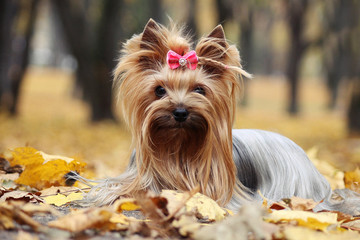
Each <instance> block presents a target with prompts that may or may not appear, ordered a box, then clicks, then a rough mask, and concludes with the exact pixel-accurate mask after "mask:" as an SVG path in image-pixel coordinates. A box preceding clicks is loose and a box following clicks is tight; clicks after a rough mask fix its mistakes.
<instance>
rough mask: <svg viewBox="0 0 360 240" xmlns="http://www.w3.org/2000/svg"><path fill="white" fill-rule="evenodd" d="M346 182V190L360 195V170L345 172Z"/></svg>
mask: <svg viewBox="0 0 360 240" xmlns="http://www.w3.org/2000/svg"><path fill="white" fill-rule="evenodd" d="M344 182H345V187H346V188H349V189H351V190H353V191H355V192H358V193H360V169H359V168H356V169H355V170H354V171H350V172H345V177H344Z"/></svg>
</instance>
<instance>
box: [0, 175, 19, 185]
mask: <svg viewBox="0 0 360 240" xmlns="http://www.w3.org/2000/svg"><path fill="white" fill-rule="evenodd" d="M19 176H20V175H19V173H0V184H1V183H2V182H3V181H15V180H16V179H18V178H19ZM1 185H2V184H1Z"/></svg>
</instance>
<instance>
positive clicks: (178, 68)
mask: <svg viewBox="0 0 360 240" xmlns="http://www.w3.org/2000/svg"><path fill="white" fill-rule="evenodd" d="M191 47H192V44H191V41H190V39H189V37H188V36H186V35H184V33H183V30H182V29H181V28H178V27H177V26H175V25H174V26H172V27H171V28H166V27H164V26H162V25H160V24H158V23H156V22H155V21H153V20H152V19H150V20H149V22H148V23H147V25H146V26H145V29H144V31H143V32H142V33H141V34H139V35H135V36H133V37H132V38H131V39H130V40H128V41H127V42H126V44H125V45H124V49H123V50H122V54H121V57H120V59H119V63H118V65H117V67H116V69H115V71H114V76H115V86H116V87H117V89H118V101H119V104H120V107H121V110H122V114H123V117H124V120H125V122H126V124H127V125H128V126H129V128H130V130H131V134H132V143H133V147H134V152H133V154H132V157H131V159H130V164H129V166H128V168H127V170H126V171H125V172H124V173H123V174H121V175H120V176H119V177H116V178H111V179H107V180H106V181H103V182H101V183H100V184H99V185H97V186H96V187H94V188H93V190H92V191H91V192H90V194H89V195H88V197H89V199H90V200H92V201H95V202H96V203H98V204H101V205H103V204H110V203H112V202H113V201H114V200H116V199H117V198H119V196H132V195H136V194H137V193H139V192H141V191H146V190H151V191H154V192H157V193H158V192H160V191H161V190H162V189H174V190H179V191H188V190H191V189H193V188H195V187H199V188H200V192H201V193H203V194H205V195H207V196H209V197H211V198H212V199H214V200H215V201H217V202H218V203H219V205H221V206H223V207H227V208H229V209H232V210H235V211H236V210H237V209H238V208H239V207H240V205H241V204H243V203H246V202H248V201H251V200H260V201H261V197H260V196H259V194H258V192H261V193H262V194H263V195H264V196H265V197H266V198H268V199H271V200H274V201H278V200H280V199H283V198H290V197H292V196H299V197H302V198H312V199H314V200H315V201H323V203H322V204H320V206H319V207H318V210H320V209H323V208H326V209H330V210H331V209H335V210H341V211H344V212H348V213H352V214H354V213H355V214H356V213H357V208H358V207H356V206H353V205H351V204H350V205H351V206H352V207H349V204H347V205H346V204H345V205H344V204H340V205H341V206H340V205H339V204H337V205H336V204H334V203H332V202H331V201H332V200H331V194H332V190H331V188H330V185H329V183H328V182H327V181H326V179H325V178H324V177H323V176H322V175H321V174H320V173H319V172H318V171H317V170H316V168H315V167H314V166H313V164H312V163H311V161H310V160H309V159H308V157H307V156H306V154H305V152H304V151H303V150H302V149H301V148H300V147H299V146H297V145H296V144H295V143H294V142H292V141H291V140H289V139H287V138H285V137H283V136H281V135H278V134H275V133H271V132H267V131H261V130H233V129H232V126H233V123H234V116H235V108H236V102H237V96H238V94H239V91H240V90H241V82H242V76H244V77H250V76H251V75H250V74H248V73H247V72H246V71H245V70H243V68H242V66H241V64H240V56H239V52H238V50H237V49H236V47H235V46H234V45H230V44H229V43H228V42H227V40H226V39H225V34H224V31H223V28H222V27H221V26H220V25H219V26H217V27H216V28H215V29H214V30H213V31H212V32H211V33H210V34H209V35H208V36H207V37H203V38H201V39H200V40H199V41H198V43H197V44H196V46H195V49H194V50H191V49H192V48H191ZM354 194H355V193H354ZM355 195H356V194H355ZM344 201H345V200H344ZM335 205H336V206H335ZM344 206H346V207H344Z"/></svg>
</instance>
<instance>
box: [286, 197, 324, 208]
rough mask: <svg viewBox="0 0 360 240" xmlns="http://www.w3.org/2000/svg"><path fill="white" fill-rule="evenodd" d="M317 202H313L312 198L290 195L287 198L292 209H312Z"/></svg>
mask: <svg viewBox="0 0 360 240" xmlns="http://www.w3.org/2000/svg"><path fill="white" fill-rule="evenodd" d="M318 204H319V203H318V202H315V201H314V200H313V199H305V198H299V197H292V198H290V199H289V203H288V205H289V207H290V208H291V209H292V210H302V211H309V210H313V209H314V208H315V207H316V206H317V205H318Z"/></svg>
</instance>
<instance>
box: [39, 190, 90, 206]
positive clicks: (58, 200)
mask: <svg viewBox="0 0 360 240" xmlns="http://www.w3.org/2000/svg"><path fill="white" fill-rule="evenodd" d="M83 198H84V196H83V193H81V192H78V193H75V192H72V193H70V194H69V195H68V196H65V195H63V194H60V193H58V194H56V195H54V196H48V197H44V200H45V202H46V203H47V204H54V205H55V206H58V207H59V206H62V205H64V204H66V203H69V202H72V201H76V200H82V199H83Z"/></svg>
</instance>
